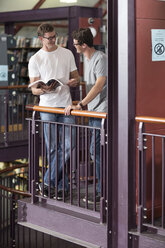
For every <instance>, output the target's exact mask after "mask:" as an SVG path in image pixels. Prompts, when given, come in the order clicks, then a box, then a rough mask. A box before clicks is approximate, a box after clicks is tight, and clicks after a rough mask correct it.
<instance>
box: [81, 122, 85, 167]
mask: <svg viewBox="0 0 165 248" xmlns="http://www.w3.org/2000/svg"><path fill="white" fill-rule="evenodd" d="M81 122H82V123H83V124H84V117H81ZM84 133H85V130H84V128H83V127H82V128H81V145H82V149H81V153H82V154H81V160H82V164H84V162H85V149H84Z"/></svg>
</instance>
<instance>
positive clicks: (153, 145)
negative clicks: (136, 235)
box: [152, 136, 155, 225]
mask: <svg viewBox="0 0 165 248" xmlns="http://www.w3.org/2000/svg"><path fill="white" fill-rule="evenodd" d="M154 206H155V137H154V136H152V225H154V219H155V214H154Z"/></svg>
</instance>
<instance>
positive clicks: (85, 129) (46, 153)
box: [26, 105, 107, 222]
mask: <svg viewBox="0 0 165 248" xmlns="http://www.w3.org/2000/svg"><path fill="white" fill-rule="evenodd" d="M26 109H27V110H29V111H30V110H32V111H33V115H32V118H28V122H29V124H28V126H29V166H30V168H29V189H30V192H31V194H32V199H33V202H36V201H37V200H39V198H44V199H46V198H49V199H50V198H51V200H52V201H54V202H56V201H58V200H59V197H58V185H57V182H58V177H59V174H58V173H59V172H58V150H57V147H58V145H57V146H56V148H54V149H55V151H54V154H55V156H56V158H57V159H56V162H55V164H54V166H55V170H56V173H55V174H56V175H55V187H54V188H55V190H54V191H55V192H54V197H53V199H52V197H51V188H50V181H51V170H52V168H51V166H50V163H51V161H48V160H49V159H48V157H51V152H52V151H51V150H50V148H49V150H47V148H46V144H45V139H44V125H47V126H48V133H49V135H48V136H49V138H48V143H49V144H51V137H52V135H54V137H56V138H55V139H56V144H58V142H60V140H59V139H60V138H61V140H63V142H62V144H63V145H62V151H63V152H62V157H63V165H62V179H63V182H65V175H66V174H67V175H68V180H69V194H68V195H67V196H65V183H63V188H62V190H63V193H62V199H60V200H61V201H62V202H63V203H66V204H70V205H71V206H72V205H74V206H77V207H81V208H84V209H88V210H93V211H95V212H100V222H105V217H106V202H107V196H106V194H107V192H106V180H107V179H106V171H107V169H106V167H107V161H106V136H107V135H106V117H107V114H106V113H98V112H90V111H78V110H72V111H71V115H73V116H76V122H75V124H68V123H58V122H52V121H43V120H41V119H40V118H39V117H38V116H37V115H36V114H37V113H38V112H48V113H58V114H60V115H63V114H64V109H61V108H51V107H40V106H31V105H27V106H26ZM88 117H95V118H98V119H101V126H100V127H91V126H89V125H88ZM53 126H54V130H55V131H54V133H53V134H52V133H51V132H52V131H51V128H52V127H53ZM59 128H61V129H62V130H63V132H62V137H60V138H59V137H58V130H59ZM66 128H68V129H69V132H70V138H69V141H68V142H69V143H70V150H69V160H68V161H65V142H64V140H65V130H66ZM91 131H93V132H94V140H95V138H96V132H99V135H100V185H101V192H100V201H99V203H97V200H96V195H97V182H98V178H97V176H96V155H97V154H96V151H95V146H96V143H95V142H94V147H93V158H92V159H91V156H90V149H91V148H90V144H91ZM73 144H75V145H73ZM49 147H50V146H49ZM51 159H52V158H51ZM39 168H41V171H42V172H41V175H39ZM47 171H48V172H47ZM45 173H47V174H48V177H49V183H48V194H47V197H45V196H44V191H42V192H39V189H38V184H40V185H41V187H42V188H44V186H45V182H44V176H45ZM84 198H85V201H84ZM91 198H92V203H91V202H90V201H89V199H91Z"/></svg>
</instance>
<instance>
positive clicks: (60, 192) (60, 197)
mask: <svg viewBox="0 0 165 248" xmlns="http://www.w3.org/2000/svg"><path fill="white" fill-rule="evenodd" d="M64 195H65V197H67V196H68V191H67V190H66V191H65V193H64ZM54 198H55V199H56V197H54ZM62 199H63V190H62V189H60V190H59V191H58V193H57V200H59V201H61V200H62Z"/></svg>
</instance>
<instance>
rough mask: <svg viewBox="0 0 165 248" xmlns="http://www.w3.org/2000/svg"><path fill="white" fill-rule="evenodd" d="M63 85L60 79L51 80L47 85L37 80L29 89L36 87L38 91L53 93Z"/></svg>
mask: <svg viewBox="0 0 165 248" xmlns="http://www.w3.org/2000/svg"><path fill="white" fill-rule="evenodd" d="M62 85H63V83H62V82H61V81H59V80H58V79H50V80H49V81H48V82H47V83H44V81H42V80H37V81H35V82H32V83H30V84H29V86H28V87H29V88H30V87H32V86H36V88H38V89H42V90H44V91H45V92H52V91H55V90H56V89H57V87H58V86H62Z"/></svg>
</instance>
